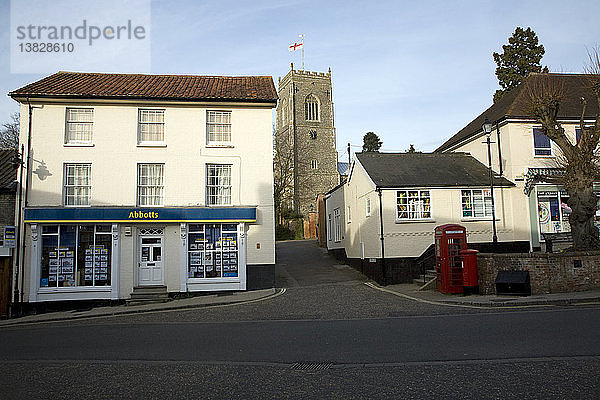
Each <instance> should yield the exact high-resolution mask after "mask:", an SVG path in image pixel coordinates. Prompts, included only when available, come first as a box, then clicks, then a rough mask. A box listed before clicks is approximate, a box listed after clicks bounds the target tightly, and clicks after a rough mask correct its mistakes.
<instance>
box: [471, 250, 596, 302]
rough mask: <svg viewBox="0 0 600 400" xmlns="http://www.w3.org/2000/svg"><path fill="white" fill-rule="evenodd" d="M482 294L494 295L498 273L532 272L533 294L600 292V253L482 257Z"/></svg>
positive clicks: (495, 255)
mask: <svg viewBox="0 0 600 400" xmlns="http://www.w3.org/2000/svg"><path fill="white" fill-rule="evenodd" d="M477 267H478V273H479V291H480V293H481V294H495V293H496V285H495V280H496V276H497V274H498V271H507V270H518V271H529V277H530V279H531V294H542V293H561V292H579V291H584V290H593V289H600V252H597V251H595V252H573V253H558V254H557V253H553V254H549V253H511V254H491V253H480V254H478V256H477Z"/></svg>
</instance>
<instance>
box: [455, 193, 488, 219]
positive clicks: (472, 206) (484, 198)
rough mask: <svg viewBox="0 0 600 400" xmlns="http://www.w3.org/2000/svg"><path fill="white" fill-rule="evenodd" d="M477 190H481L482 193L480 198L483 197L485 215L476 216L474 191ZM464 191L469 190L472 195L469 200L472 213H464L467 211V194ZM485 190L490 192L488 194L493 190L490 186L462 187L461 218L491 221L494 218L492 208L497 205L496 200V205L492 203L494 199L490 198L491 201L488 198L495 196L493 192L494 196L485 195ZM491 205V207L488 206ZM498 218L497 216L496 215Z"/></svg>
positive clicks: (482, 204)
mask: <svg viewBox="0 0 600 400" xmlns="http://www.w3.org/2000/svg"><path fill="white" fill-rule="evenodd" d="M475 191H480V192H481V195H480V199H481V202H482V203H481V206H482V209H483V216H476V215H475V194H474V193H473V192H475ZM464 192H469V193H470V197H469V200H470V202H471V204H472V205H471V215H470V216H468V215H464V213H465V208H464V206H465V204H466V203H465V202H464V199H465V196H464ZM485 192H487V193H488V195H489V194H490V193H491V190H490V189H489V188H480V189H472V188H465V189H460V218H461V220H463V221H491V220H492V215H493V213H492V210H493V208H494V207H495V201H494V205H492V201H491V200H490V202H489V203H487V202H486V199H487V198H489V199H493V200H495V198H493V195H494V194H493V193H492V196H487V197H486V195H485ZM488 206H489V208H488ZM496 219H497V217H496Z"/></svg>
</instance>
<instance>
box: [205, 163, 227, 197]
mask: <svg viewBox="0 0 600 400" xmlns="http://www.w3.org/2000/svg"><path fill="white" fill-rule="evenodd" d="M214 167H228V168H227V169H228V170H229V185H220V184H219V185H211V184H210V181H209V180H210V178H211V176H210V175H209V169H210V168H214ZM204 170H205V172H206V185H205V192H206V196H205V197H206V199H205V200H206V205H207V206H210V207H219V206H231V205H233V181H232V180H233V164H219V163H207V164H206V167H205V169H204ZM216 178H217V179H219V177H218V176H217V177H216ZM211 187H213V188H217V189H218V188H225V189H227V188H228V189H229V202H222V203H219V202H217V203H212V202H211V200H210V199H211V197H216V198H217V199H218V198H219V196H222V195H220V194H218V193H217V194H215V195H211V191H210V189H209V188H211Z"/></svg>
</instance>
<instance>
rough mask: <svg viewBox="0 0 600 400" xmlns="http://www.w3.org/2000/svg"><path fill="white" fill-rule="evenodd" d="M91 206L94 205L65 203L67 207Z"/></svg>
mask: <svg viewBox="0 0 600 400" xmlns="http://www.w3.org/2000/svg"><path fill="white" fill-rule="evenodd" d="M91 206H92V205H91V204H77V205H74V204H65V205H64V207H65V208H88V207H91Z"/></svg>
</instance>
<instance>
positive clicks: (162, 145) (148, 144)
mask: <svg viewBox="0 0 600 400" xmlns="http://www.w3.org/2000/svg"><path fill="white" fill-rule="evenodd" d="M137 147H167V144H166V143H165V142H156V143H138V144H137Z"/></svg>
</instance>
